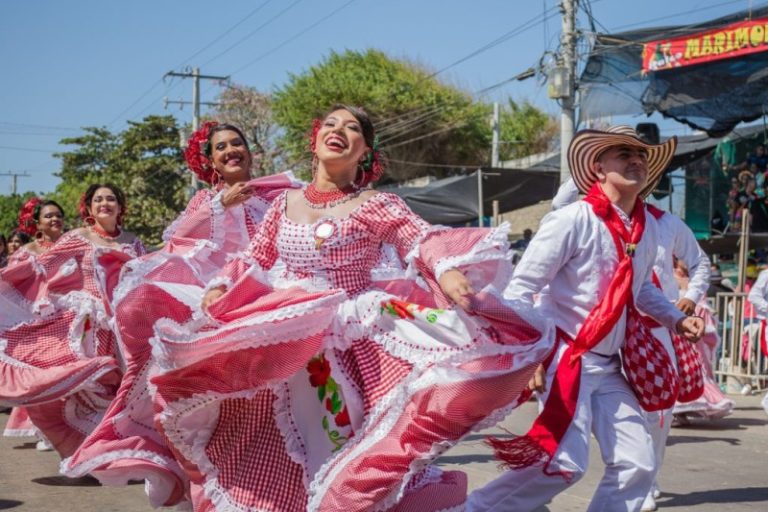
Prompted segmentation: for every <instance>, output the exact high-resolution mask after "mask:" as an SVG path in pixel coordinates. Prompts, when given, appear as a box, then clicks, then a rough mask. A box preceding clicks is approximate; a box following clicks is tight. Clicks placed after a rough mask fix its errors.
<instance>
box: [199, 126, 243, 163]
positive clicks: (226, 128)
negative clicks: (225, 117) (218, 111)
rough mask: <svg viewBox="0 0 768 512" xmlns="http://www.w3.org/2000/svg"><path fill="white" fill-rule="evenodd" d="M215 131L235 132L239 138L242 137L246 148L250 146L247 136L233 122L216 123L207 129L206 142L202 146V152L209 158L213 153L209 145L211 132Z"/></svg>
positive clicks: (211, 138) (211, 137)
mask: <svg viewBox="0 0 768 512" xmlns="http://www.w3.org/2000/svg"><path fill="white" fill-rule="evenodd" d="M217 132H235V133H237V134H238V135H239V136H240V138H241V139H243V143H244V144H245V147H246V148H248V147H250V146H248V137H246V136H245V134H243V131H242V130H241V129H240V128H238V127H237V126H235V125H233V124H227V123H222V124H217V125H216V126H214V127H213V128H211V129H210V130H208V143H207V144H205V147H204V148H203V153H204V154H205V156H207V157H209V158H210V156H211V155H212V154H213V146H212V145H211V141H212V140H213V134H214V133H217Z"/></svg>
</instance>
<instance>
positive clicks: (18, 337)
mask: <svg viewBox="0 0 768 512" xmlns="http://www.w3.org/2000/svg"><path fill="white" fill-rule="evenodd" d="M143 253H144V247H143V245H142V244H141V242H139V241H138V240H137V241H136V242H135V243H133V244H127V245H123V246H121V247H120V248H119V249H117V248H106V247H101V246H96V245H94V244H93V243H91V242H90V241H89V240H87V239H85V238H83V237H82V236H81V235H80V234H78V233H77V232H70V233H67V234H65V235H63V236H62V237H61V238H60V239H59V240H58V241H57V243H56V245H55V246H54V247H52V248H51V249H50V250H48V251H47V252H45V253H44V254H42V255H40V256H37V257H34V258H27V259H25V260H23V261H20V262H18V263H16V264H14V265H12V266H10V267H7V268H5V269H3V270H2V271H0V303H2V310H3V313H4V314H3V315H2V318H0V340H2V341H1V342H0V375H1V376H2V377H1V378H0V402H2V403H5V404H11V405H18V406H24V407H25V408H26V410H27V412H28V414H29V417H30V419H31V420H32V422H33V423H34V425H35V427H37V429H38V430H39V431H40V432H41V433H42V434H43V435H44V436H45V437H46V438H47V439H48V440H49V441H50V442H51V443H52V444H53V446H54V448H55V449H56V450H57V451H58V452H59V454H61V455H62V456H67V455H69V454H71V453H72V452H74V450H75V448H77V446H78V445H79V444H80V443H81V442H82V441H83V439H84V438H85V436H86V435H87V433H88V432H90V431H91V430H92V429H93V428H94V427H95V426H96V424H97V423H98V421H99V419H100V418H101V415H103V414H104V411H105V410H106V408H107V406H108V405H109V402H110V401H111V400H112V398H113V397H114V394H115V391H116V390H117V386H118V384H119V382H120V375H121V371H120V369H119V365H118V362H117V360H116V356H117V346H116V344H115V337H114V333H113V332H112V330H111V328H110V326H109V319H110V317H111V308H110V306H109V301H110V300H111V292H112V290H113V288H114V286H115V284H116V283H117V280H118V276H119V274H120V269H121V268H122V266H123V265H124V264H125V263H126V262H127V261H128V260H130V259H132V258H135V257H136V256H139V255H141V254H143Z"/></svg>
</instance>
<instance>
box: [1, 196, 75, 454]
mask: <svg viewBox="0 0 768 512" xmlns="http://www.w3.org/2000/svg"><path fill="white" fill-rule="evenodd" d="M63 232H64V209H63V208H62V207H61V206H59V204H58V203H56V201H51V200H42V199H39V198H37V197H32V198H30V199H29V200H28V201H27V202H26V203H24V205H23V206H22V208H21V210H20V211H19V227H18V228H17V229H16V230H14V231H13V232H12V233H11V240H13V241H14V242H23V243H21V244H20V245H19V246H18V247H14V248H13V250H12V255H11V256H10V259H9V261H8V264H9V265H15V264H16V263H18V262H20V261H24V260H27V259H30V258H32V259H35V258H37V257H38V256H39V255H41V254H43V253H44V252H46V251H47V250H48V249H50V248H51V247H53V244H54V243H56V241H57V240H58V239H59V238H60V237H61V235H62V234H63ZM30 237H31V238H32V241H31V242H30ZM3 436H5V437H33V436H34V437H39V438H40V440H39V441H38V443H37V449H38V450H39V451H48V450H51V449H52V448H51V445H50V443H48V441H47V440H46V439H45V438H44V437H43V436H42V435H41V434H40V432H39V431H38V430H37V429H36V428H35V426H34V425H33V424H32V421H31V420H30V419H29V415H28V414H27V411H26V409H25V408H24V407H14V408H13V410H12V411H11V414H10V416H9V417H8V421H7V423H6V424H5V430H4V431H3Z"/></svg>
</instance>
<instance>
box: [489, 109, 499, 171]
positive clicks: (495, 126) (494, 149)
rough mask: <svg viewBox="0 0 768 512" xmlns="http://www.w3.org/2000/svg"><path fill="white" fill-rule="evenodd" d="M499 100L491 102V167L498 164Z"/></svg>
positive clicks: (495, 166)
mask: <svg viewBox="0 0 768 512" xmlns="http://www.w3.org/2000/svg"><path fill="white" fill-rule="evenodd" d="M499 124H500V123H499V102H497V101H494V102H493V119H492V120H491V131H492V132H493V139H492V142H491V167H493V168H494V169H495V168H497V167H498V166H499V132H500V131H501V127H500V126H499Z"/></svg>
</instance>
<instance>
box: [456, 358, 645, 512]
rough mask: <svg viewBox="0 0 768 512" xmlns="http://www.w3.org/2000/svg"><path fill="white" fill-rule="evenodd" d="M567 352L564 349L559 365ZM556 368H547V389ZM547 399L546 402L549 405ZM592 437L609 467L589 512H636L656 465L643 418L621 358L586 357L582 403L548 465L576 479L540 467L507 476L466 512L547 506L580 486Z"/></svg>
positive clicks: (472, 500) (472, 499)
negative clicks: (545, 471)
mask: <svg viewBox="0 0 768 512" xmlns="http://www.w3.org/2000/svg"><path fill="white" fill-rule="evenodd" d="M565 348H566V347H565V346H561V347H560V350H559V354H558V358H557V359H558V360H559V358H560V357H562V353H563V352H564V350H565ZM554 370H555V365H554V364H553V365H552V366H551V367H550V368H549V372H548V375H547V382H548V389H549V387H550V385H549V384H551V382H552V378H553V376H554ZM546 399H547V396H544V397H543V400H544V402H545V403H546ZM590 432H592V433H594V434H595V438H596V439H597V443H598V445H599V446H600V453H601V456H602V459H603V463H604V464H605V472H604V474H603V478H602V480H601V481H600V485H599V486H598V487H597V490H596V491H595V494H594V496H593V497H592V501H591V503H590V505H589V508H588V509H587V510H588V512H598V511H605V512H617V511H628V512H629V511H638V510H640V507H641V506H642V503H643V499H644V498H645V496H646V494H648V492H649V491H650V489H651V484H652V482H653V477H654V475H655V470H656V465H655V456H654V452H653V447H652V444H651V437H650V435H649V433H648V428H647V424H646V418H645V415H644V413H643V411H642V409H641V408H640V405H639V404H638V402H637V398H635V395H634V394H633V393H632V390H631V389H630V388H629V384H628V383H627V381H626V380H625V379H624V377H623V376H622V374H621V363H620V361H619V357H618V356H613V357H603V356H598V355H596V354H592V353H588V354H585V356H584V357H583V359H582V370H581V384H580V388H579V398H578V403H577V406H576V412H575V414H574V418H573V422H572V423H571V425H570V427H569V428H568V430H567V431H566V433H565V436H564V437H563V439H562V441H561V443H560V446H559V448H558V450H557V452H556V453H555V456H554V458H553V460H552V463H551V465H550V469H552V470H565V471H570V472H572V474H573V478H572V479H571V480H570V482H569V481H566V480H565V479H564V478H563V477H561V476H557V475H555V476H549V475H546V474H545V473H544V472H543V471H542V467H541V466H532V467H528V468H524V469H521V470H512V471H506V472H505V473H503V474H502V475H501V476H499V477H498V478H497V479H496V480H494V481H492V482H490V483H489V484H487V485H486V486H485V487H482V488H480V489H478V490H476V491H474V492H473V493H472V494H470V496H469V498H468V500H467V508H466V510H467V512H479V511H488V512H491V511H492V512H511V511H515V512H526V511H531V510H535V509H536V508H538V507H540V506H542V505H544V504H545V503H547V502H549V501H550V500H551V499H552V498H553V497H554V496H556V495H557V494H559V493H560V492H562V491H564V490H565V489H567V488H568V487H570V486H571V485H572V484H574V483H575V482H576V481H578V480H579V479H580V478H581V477H582V476H583V475H584V473H586V471H587V466H588V464H589V440H590Z"/></svg>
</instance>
